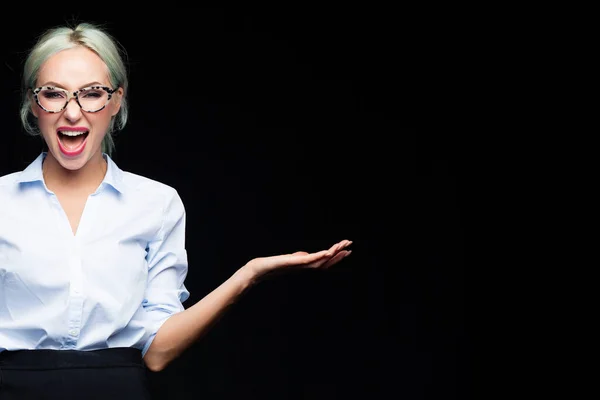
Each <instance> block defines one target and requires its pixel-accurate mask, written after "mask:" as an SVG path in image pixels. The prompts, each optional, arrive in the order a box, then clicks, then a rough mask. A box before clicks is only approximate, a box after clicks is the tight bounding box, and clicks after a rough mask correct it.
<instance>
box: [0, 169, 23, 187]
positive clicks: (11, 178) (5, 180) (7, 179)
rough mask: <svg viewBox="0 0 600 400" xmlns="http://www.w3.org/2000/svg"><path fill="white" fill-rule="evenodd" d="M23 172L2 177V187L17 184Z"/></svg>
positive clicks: (0, 179)
mask: <svg viewBox="0 0 600 400" xmlns="http://www.w3.org/2000/svg"><path fill="white" fill-rule="evenodd" d="M21 172H22V171H19V172H11V173H9V174H6V175H3V176H0V186H12V185H14V184H15V182H16V180H17V177H18V176H19V174H20V173H21Z"/></svg>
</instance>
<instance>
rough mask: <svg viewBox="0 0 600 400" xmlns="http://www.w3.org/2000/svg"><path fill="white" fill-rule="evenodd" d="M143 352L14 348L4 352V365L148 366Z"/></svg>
mask: <svg viewBox="0 0 600 400" xmlns="http://www.w3.org/2000/svg"><path fill="white" fill-rule="evenodd" d="M144 366H145V365H144V362H143V359H142V352H141V350H139V349H134V348H129V347H117V348H110V349H100V350H86V351H84V350H49V349H38V350H11V351H7V350H5V351H2V352H0V368H4V369H61V368H104V367H109V368H112V367H144Z"/></svg>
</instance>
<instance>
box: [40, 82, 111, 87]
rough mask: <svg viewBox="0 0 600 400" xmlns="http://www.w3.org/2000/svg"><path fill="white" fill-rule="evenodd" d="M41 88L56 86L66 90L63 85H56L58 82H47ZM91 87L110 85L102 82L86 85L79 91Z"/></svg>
mask: <svg viewBox="0 0 600 400" xmlns="http://www.w3.org/2000/svg"><path fill="white" fill-rule="evenodd" d="M40 86H55V87H59V88H62V89H65V87H64V86H63V85H61V84H60V83H56V82H52V81H50V82H46V83H44V84H43V85H40ZM90 86H109V85H107V84H105V83H100V82H90V83H86V84H85V85H83V86H81V87H80V88H79V89H82V88H86V87H90Z"/></svg>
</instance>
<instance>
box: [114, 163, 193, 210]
mask: <svg viewBox="0 0 600 400" xmlns="http://www.w3.org/2000/svg"><path fill="white" fill-rule="evenodd" d="M122 182H123V185H124V187H125V188H126V190H127V192H128V193H132V194H135V195H136V196H142V197H143V198H145V199H147V200H160V201H161V202H162V203H163V204H164V207H172V206H175V205H179V206H181V207H183V202H182V200H181V197H180V196H179V193H178V191H177V189H176V188H175V187H173V186H171V185H169V184H167V183H164V182H161V181H158V180H155V179H152V178H149V177H147V176H143V175H139V174H136V173H133V172H130V171H122Z"/></svg>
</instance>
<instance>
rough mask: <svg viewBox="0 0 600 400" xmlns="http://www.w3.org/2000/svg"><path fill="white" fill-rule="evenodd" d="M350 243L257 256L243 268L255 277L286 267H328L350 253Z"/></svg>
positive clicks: (348, 241) (347, 241)
mask: <svg viewBox="0 0 600 400" xmlns="http://www.w3.org/2000/svg"><path fill="white" fill-rule="evenodd" d="M351 244H352V241H350V240H342V241H341V242H338V243H336V244H334V245H333V246H331V248H329V250H322V251H319V252H316V253H307V252H305V251H297V252H295V253H291V254H282V255H277V256H271V257H258V258H255V259H253V260H250V261H249V262H248V263H247V264H246V265H245V266H244V268H245V269H247V270H249V272H250V274H251V275H252V276H253V277H254V278H255V279H258V278H260V277H262V276H263V275H265V274H267V273H270V272H275V271H283V270H285V269H287V268H311V269H315V268H329V267H331V266H332V265H334V264H337V263H338V262H340V261H341V260H342V259H343V258H344V257H347V256H348V255H350V253H352V250H348V249H347V248H348V246H350V245H351Z"/></svg>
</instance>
